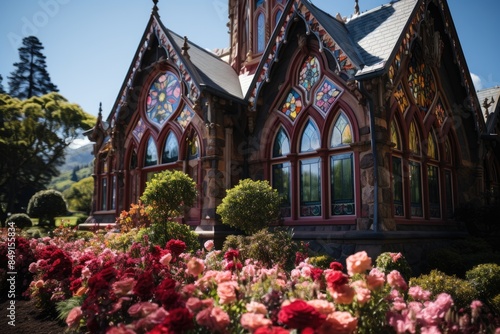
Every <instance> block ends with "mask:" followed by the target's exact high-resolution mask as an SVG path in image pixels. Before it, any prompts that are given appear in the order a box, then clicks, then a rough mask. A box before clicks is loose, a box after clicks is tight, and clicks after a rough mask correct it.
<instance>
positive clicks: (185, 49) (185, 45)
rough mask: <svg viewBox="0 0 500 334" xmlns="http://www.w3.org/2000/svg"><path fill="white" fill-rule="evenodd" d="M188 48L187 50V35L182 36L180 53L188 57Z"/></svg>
mask: <svg viewBox="0 0 500 334" xmlns="http://www.w3.org/2000/svg"><path fill="white" fill-rule="evenodd" d="M188 50H189V45H188V38H187V36H184V45H183V46H182V55H183V56H184V57H185V58H187V59H189V58H190V57H189V53H188Z"/></svg>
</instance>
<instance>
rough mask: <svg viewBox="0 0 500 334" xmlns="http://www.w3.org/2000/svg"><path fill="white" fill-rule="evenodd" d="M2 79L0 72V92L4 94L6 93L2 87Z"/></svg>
mask: <svg viewBox="0 0 500 334" xmlns="http://www.w3.org/2000/svg"><path fill="white" fill-rule="evenodd" d="M2 81H3V77H2V75H1V74H0V94H5V93H6V91H5V89H4V88H3V83H2Z"/></svg>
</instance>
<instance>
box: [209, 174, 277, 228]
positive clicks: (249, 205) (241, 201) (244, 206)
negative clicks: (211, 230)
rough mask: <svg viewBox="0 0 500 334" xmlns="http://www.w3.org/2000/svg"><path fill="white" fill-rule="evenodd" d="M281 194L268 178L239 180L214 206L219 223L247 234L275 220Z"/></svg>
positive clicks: (265, 226)
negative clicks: (218, 203)
mask: <svg viewBox="0 0 500 334" xmlns="http://www.w3.org/2000/svg"><path fill="white" fill-rule="evenodd" d="M280 201H281V200H280V196H279V194H278V191H277V190H276V189H273V188H272V187H271V186H270V185H269V182H268V181H253V180H250V179H245V180H240V182H239V183H238V184H237V185H236V186H235V187H234V188H232V189H229V190H228V191H227V194H226V196H225V197H224V199H223V200H222V203H221V204H220V205H219V206H218V207H217V214H218V215H220V217H221V220H222V223H223V224H226V225H229V226H231V227H234V228H237V229H239V230H241V231H243V232H245V233H246V234H248V235H250V234H252V233H256V232H257V231H260V230H262V229H263V228H267V227H268V226H269V225H270V224H271V223H273V222H276V221H278V219H279V214H280Z"/></svg>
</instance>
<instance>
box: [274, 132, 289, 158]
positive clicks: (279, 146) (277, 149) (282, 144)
mask: <svg viewBox="0 0 500 334" xmlns="http://www.w3.org/2000/svg"><path fill="white" fill-rule="evenodd" d="M289 153H290V140H289V139H288V136H287V134H286V132H285V130H284V129H283V127H280V129H279V131H278V133H277V134H276V138H275V139H274V145H273V158H278V157H283V156H286V155H287V154H289Z"/></svg>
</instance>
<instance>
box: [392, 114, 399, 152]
mask: <svg viewBox="0 0 500 334" xmlns="http://www.w3.org/2000/svg"><path fill="white" fill-rule="evenodd" d="M391 143H393V144H394V149H396V150H398V151H401V137H400V135H399V129H398V127H397V125H396V122H395V121H392V122H391Z"/></svg>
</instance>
